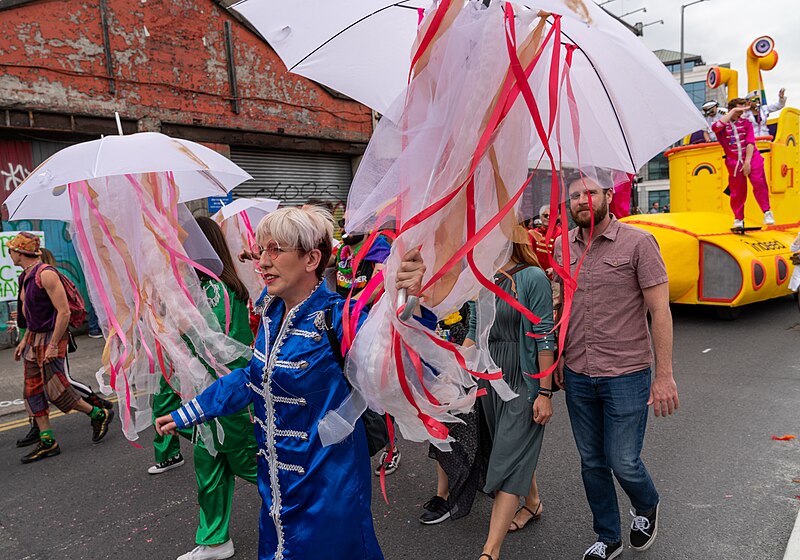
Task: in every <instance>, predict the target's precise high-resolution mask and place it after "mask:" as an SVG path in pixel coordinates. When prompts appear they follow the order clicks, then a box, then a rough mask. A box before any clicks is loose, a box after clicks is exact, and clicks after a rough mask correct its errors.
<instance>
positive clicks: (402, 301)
mask: <svg viewBox="0 0 800 560" xmlns="http://www.w3.org/2000/svg"><path fill="white" fill-rule="evenodd" d="M417 304H419V298H418V297H417V296H411V297H408V291H407V290H406V289H405V288H403V289H401V290H398V291H397V307H398V308H400V307H402V306H403V305H405V306H406V307H405V309H403V312H402V313H401V314H400V320H401V321H403V322H405V321H408V320H409V319H411V317H412V316H413V315H414V309H416V308H417Z"/></svg>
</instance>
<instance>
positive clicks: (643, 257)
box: [554, 170, 678, 560]
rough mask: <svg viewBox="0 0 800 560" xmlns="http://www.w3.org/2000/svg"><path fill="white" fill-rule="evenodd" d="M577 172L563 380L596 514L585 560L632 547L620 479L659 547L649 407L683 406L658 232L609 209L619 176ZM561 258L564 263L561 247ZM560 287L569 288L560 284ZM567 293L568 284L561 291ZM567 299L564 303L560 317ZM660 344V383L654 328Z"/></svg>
mask: <svg viewBox="0 0 800 560" xmlns="http://www.w3.org/2000/svg"><path fill="white" fill-rule="evenodd" d="M595 174H596V177H594V178H590V177H588V176H586V175H584V174H579V173H575V174H573V175H572V176H567V177H566V178H565V181H564V183H565V184H567V185H568V188H569V206H570V212H571V214H572V218H573V219H574V220H575V224H576V225H577V227H576V228H574V229H572V230H570V232H569V250H570V256H569V260H570V262H569V265H570V269H571V270H572V274H573V275H574V274H575V273H576V269H577V266H578V263H579V262H580V261H581V256H583V263H582V264H581V267H580V273H579V274H578V276H577V289H576V290H575V292H574V294H573V300H572V306H571V309H570V316H569V323H568V327H567V329H566V332H564V331H563V330H562V332H561V336H564V337H565V347H564V355H563V356H562V358H561V360H560V362H559V367H558V370H557V372H556V376H555V379H556V383H558V385H559V386H561V387H562V388H564V389H565V396H566V402H567V409H568V412H569V417H570V423H571V424H572V433H573V435H574V437H575V443H576V444H577V447H578V452H579V454H580V456H581V475H582V478H583V486H584V490H585V492H586V498H587V500H588V502H589V506H590V508H591V510H592V514H593V517H594V530H595V532H596V533H597V542H595V543H594V544H593V545H591V546H590V547H589V548H588V549H587V550H586V552H585V553H584V556H583V558H584V560H608V559H610V558H616V557H617V556H619V555H620V554H621V553H622V550H623V544H622V535H621V528H620V517H619V506H618V504H617V494H616V489H615V487H614V478H612V474H613V477H615V478H616V479H617V481H618V482H619V484H620V486H621V487H622V489H623V490H624V491H625V493H626V494H627V495H628V498H629V499H630V501H631V505H632V509H631V515H632V517H633V521H632V523H631V531H630V543H631V547H633V548H634V549H635V550H645V549H647V548H649V547H650V546H651V545H652V544H653V541H654V540H655V537H656V533H657V529H658V515H659V511H658V508H659V503H660V499H659V495H658V492H657V491H656V488H655V485H654V484H653V480H652V478H651V477H650V474H649V473H648V471H647V469H646V468H645V465H644V463H643V462H642V459H641V451H642V445H643V443H644V433H645V428H646V426H647V415H648V407H649V405H653V411H654V413H655V415H656V416H666V415H670V414H672V413H673V412H674V411H675V410H677V408H678V389H677V386H676V385H675V381H674V379H673V377H672V315H671V313H670V309H669V286H668V284H667V272H666V268H665V267H664V261H663V259H662V258H661V253H660V251H659V248H658V244H657V243H656V240H655V238H654V237H653V235H652V234H650V233H648V232H646V231H644V230H642V229H639V228H636V227H633V226H630V225H628V224H624V223H620V222H619V221H617V219H616V218H615V217H614V216H613V215H612V214H610V213H609V211H608V208H609V204H610V203H611V200H612V198H613V196H614V193H613V190H612V189H611V188H610V187H611V185H613V182H612V180H611V175H610V174H609V173H607V172H605V171H603V170H596V173H595ZM554 258H555V259H556V261H557V262H559V263H563V257H562V254H561V247H560V246H556V251H555V257H554ZM559 287H560V286H559ZM558 293H563V290H558ZM561 305H562V302H561V301H556V302H555V307H556V308H557V310H558V311H557V315H558V316H557V319H556V322H558V320H559V319H560V313H561ZM648 311H649V312H650V315H651V317H652V332H653V337H652V341H653V342H654V348H655V377H654V378H653V379H652V380H651V365H652V363H653V353H652V351H651V338H650V329H649V328H648V325H647V312H648Z"/></svg>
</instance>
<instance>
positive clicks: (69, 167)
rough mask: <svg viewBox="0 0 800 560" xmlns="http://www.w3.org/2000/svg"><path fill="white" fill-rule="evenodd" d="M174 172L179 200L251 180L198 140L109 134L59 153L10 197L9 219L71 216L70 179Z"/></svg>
mask: <svg viewBox="0 0 800 560" xmlns="http://www.w3.org/2000/svg"><path fill="white" fill-rule="evenodd" d="M161 172H171V173H172V174H173V176H174V178H175V183H176V184H177V185H178V188H179V201H181V202H185V201H187V200H194V199H197V198H202V197H205V196H224V195H225V194H226V193H227V192H228V191H230V190H231V189H233V188H234V187H235V186H236V185H238V184H240V183H242V182H243V181H247V180H248V179H252V177H250V175H248V174H247V172H246V171H244V170H243V169H242V168H240V167H239V166H238V165H236V164H235V163H233V162H232V161H230V160H229V159H227V158H226V157H225V156H223V155H221V154H219V153H217V152H215V151H214V150H212V149H210V148H206V147H205V146H202V145H200V144H197V143H195V142H190V141H188V140H180V139H177V138H170V137H169V136H166V135H164V134H159V133H157V132H140V133H138V134H130V135H127V136H106V137H104V138H101V139H100V140H92V141H90V142H83V143H81V144H76V145H74V146H70V147H68V148H64V149H63V150H61V151H59V152H57V153H56V154H54V155H53V156H51V157H50V158H48V159H47V160H46V161H44V162H43V163H42V164H41V165H40V166H39V167H37V168H36V169H35V170H34V171H33V173H31V174H30V175H29V176H28V177H27V178H26V179H25V181H24V182H23V183H22V184H21V185H20V186H19V187H18V188H17V189H16V190H15V191H14V192H13V193H11V195H10V196H9V197H8V198H7V199H6V201H5V205H6V207H7V208H8V215H9V220H26V219H52V220H62V221H71V220H72V213H71V211H70V204H69V197H68V196H66V195H65V193H66V187H67V185H69V184H70V183H77V182H79V181H84V180H91V179H98V178H102V177H112V176H121V175H136V174H140V173H161Z"/></svg>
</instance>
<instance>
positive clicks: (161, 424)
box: [156, 414, 178, 436]
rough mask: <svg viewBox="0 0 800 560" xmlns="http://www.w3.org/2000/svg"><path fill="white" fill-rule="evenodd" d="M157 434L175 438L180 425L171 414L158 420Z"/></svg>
mask: <svg viewBox="0 0 800 560" xmlns="http://www.w3.org/2000/svg"><path fill="white" fill-rule="evenodd" d="M156 433H157V434H158V435H160V436H167V435H169V436H174V435H175V434H177V433H178V425H177V424H175V420H173V419H172V415H171V414H167V415H165V416H159V417H158V418H156Z"/></svg>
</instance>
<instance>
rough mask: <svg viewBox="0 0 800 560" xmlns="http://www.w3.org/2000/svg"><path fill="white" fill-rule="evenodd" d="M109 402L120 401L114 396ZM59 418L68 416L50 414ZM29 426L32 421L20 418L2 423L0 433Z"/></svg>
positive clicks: (59, 413)
mask: <svg viewBox="0 0 800 560" xmlns="http://www.w3.org/2000/svg"><path fill="white" fill-rule="evenodd" d="M107 400H109V401H111V402H112V403H113V402H117V401H118V400H119V399H118V398H117V397H116V396H114V397H111V398H110V399H107ZM3 402H6V401H3ZM59 416H66V414H64V413H63V412H61V411H60V410H57V411H55V412H51V413H50V418H58V417H59ZM28 425H30V420H29V419H28V418H27V417H25V418H20V419H19V420H10V421H8V422H3V423H0V432H7V431H8V430H14V429H16V428H22V427H23V426H28Z"/></svg>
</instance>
